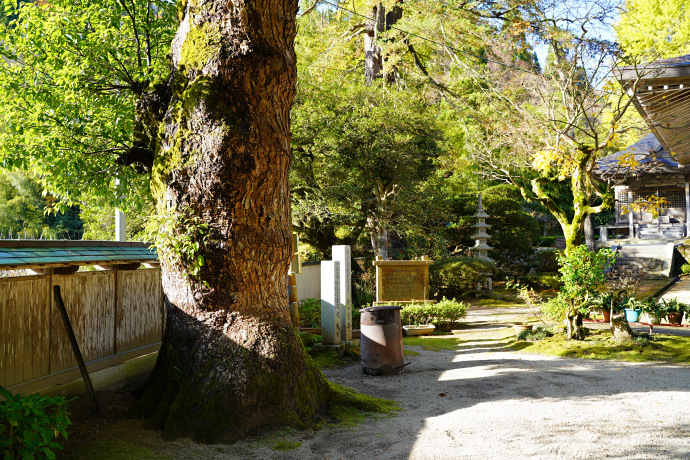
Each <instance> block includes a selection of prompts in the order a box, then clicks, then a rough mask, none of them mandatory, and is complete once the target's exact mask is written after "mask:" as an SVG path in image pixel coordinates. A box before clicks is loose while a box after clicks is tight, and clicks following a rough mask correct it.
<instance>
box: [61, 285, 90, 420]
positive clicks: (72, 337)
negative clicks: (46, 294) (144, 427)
mask: <svg viewBox="0 0 690 460" xmlns="http://www.w3.org/2000/svg"><path fill="white" fill-rule="evenodd" d="M53 297H54V298H55V304H56V305H57V308H58V310H59V311H60V316H62V322H63V323H64V325H65V329H66V330H67V336H68V337H69V341H70V344H71V345H72V351H73V352H74V357H75V358H77V364H78V365H79V371H81V378H82V379H83V380H84V384H85V385H86V391H88V393H89V396H90V397H91V404H92V407H93V410H94V412H96V413H98V412H100V411H101V406H99V405H98V401H97V400H96V392H95V391H94V389H93V385H92V384H91V377H89V371H87V370H86V364H85V363H84V358H83V357H82V356H81V351H80V350H79V344H78V343H77V337H76V336H75V335H74V330H73V329H72V323H70V321H69V316H67V309H65V303H64V302H63V301H62V295H60V286H55V287H53Z"/></svg>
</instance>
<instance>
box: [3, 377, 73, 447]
mask: <svg viewBox="0 0 690 460" xmlns="http://www.w3.org/2000/svg"><path fill="white" fill-rule="evenodd" d="M0 396H2V397H3V398H5V401H0V456H2V457H3V458H4V459H5V460H10V459H18V458H21V459H33V458H48V459H53V458H55V450H56V449H62V446H61V445H60V444H59V443H58V441H57V440H58V438H59V437H60V436H62V437H63V438H65V439H67V427H68V426H70V425H71V422H70V421H69V418H68V415H69V414H68V413H67V407H66V405H67V401H66V400H65V398H60V397H49V396H41V395H39V394H30V395H24V394H19V393H17V394H16V395H13V394H12V393H10V392H9V391H7V390H6V389H5V388H3V387H1V386H0Z"/></svg>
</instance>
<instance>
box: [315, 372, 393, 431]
mask: <svg viewBox="0 0 690 460" xmlns="http://www.w3.org/2000/svg"><path fill="white" fill-rule="evenodd" d="M329 384H330V386H331V390H332V391H333V393H332V396H331V398H332V399H331V403H332V404H331V407H330V409H329V411H328V415H329V416H330V417H331V419H332V420H333V421H334V422H335V423H337V424H340V425H344V426H356V425H359V424H361V423H363V422H365V421H366V420H367V419H368V418H370V417H372V416H376V415H377V414H378V415H393V414H395V413H397V412H398V411H401V410H402V408H401V407H400V405H399V404H398V403H397V402H396V401H391V400H388V399H382V398H377V397H375V396H369V395H365V394H362V393H358V392H357V391H356V390H354V389H352V388H348V387H345V386H342V385H338V384H337V383H333V382H329Z"/></svg>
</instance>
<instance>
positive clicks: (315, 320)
mask: <svg viewBox="0 0 690 460" xmlns="http://www.w3.org/2000/svg"><path fill="white" fill-rule="evenodd" d="M298 309H299V325H300V326H301V327H321V301H320V300H317V299H314V298H312V297H307V298H306V299H302V300H300V301H299V307H298Z"/></svg>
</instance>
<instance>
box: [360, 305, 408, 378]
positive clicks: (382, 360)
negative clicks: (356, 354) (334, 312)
mask: <svg viewBox="0 0 690 460" xmlns="http://www.w3.org/2000/svg"><path fill="white" fill-rule="evenodd" d="M401 309H402V307H395V306H381V307H369V308H363V309H362V310H360V312H361V313H362V316H361V318H360V324H361V326H360V330H361V344H360V347H361V359H362V368H363V371H364V372H365V373H367V374H371V375H394V374H400V373H402V372H404V370H405V357H404V355H403V342H402V326H401V324H400V310H401Z"/></svg>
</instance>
